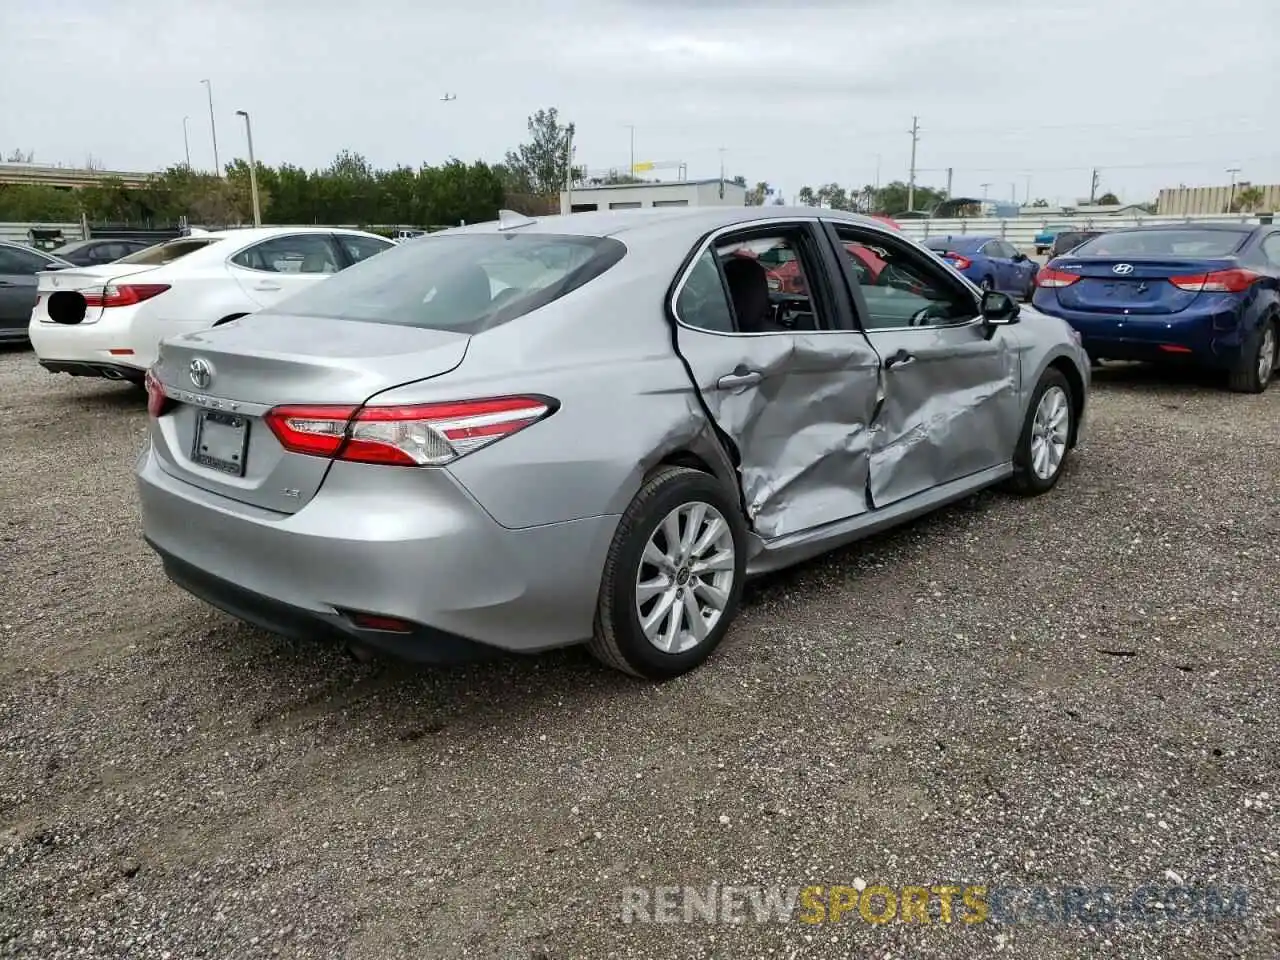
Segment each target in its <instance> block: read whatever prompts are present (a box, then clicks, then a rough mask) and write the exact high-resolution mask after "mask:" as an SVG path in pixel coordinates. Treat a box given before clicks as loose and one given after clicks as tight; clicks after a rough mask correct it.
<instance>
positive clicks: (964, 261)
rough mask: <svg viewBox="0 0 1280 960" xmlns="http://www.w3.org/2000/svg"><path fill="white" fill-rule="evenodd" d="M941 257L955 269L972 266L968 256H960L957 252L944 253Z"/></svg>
mask: <svg viewBox="0 0 1280 960" xmlns="http://www.w3.org/2000/svg"><path fill="white" fill-rule="evenodd" d="M942 259H943V260H947V261H949V262H950V263H951V265H952V266H953V267H955V268H956V269H957V270H968V269H969V268H970V267H972V266H973V261H972V260H970V259H969V258H968V257H962V256H960V254H958V253H944V254H943V255H942Z"/></svg>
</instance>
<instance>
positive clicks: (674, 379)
mask: <svg viewBox="0 0 1280 960" xmlns="http://www.w3.org/2000/svg"><path fill="white" fill-rule="evenodd" d="M620 239H625V237H623V238H620ZM694 239H695V238H692V237H691V238H689V246H692V244H693V242H694ZM687 252H688V247H686V246H684V245H683V244H677V245H674V246H671V247H670V248H664V249H663V250H661V251H658V252H657V253H654V254H651V255H649V256H644V255H642V254H641V255H633V254H636V252H635V251H632V252H630V253H629V254H628V256H626V257H624V258H623V259H622V261H621V262H619V263H618V264H617V265H615V266H614V267H613V268H612V269H611V270H610V271H608V272H607V273H605V274H604V275H603V276H601V277H598V278H596V279H595V280H593V281H592V282H591V283H589V284H587V285H586V286H585V287H582V288H580V289H579V290H577V291H574V292H573V293H570V294H568V295H567V296H565V297H562V298H561V299H560V300H558V301H556V302H555V303H553V304H551V305H549V306H547V307H544V308H543V309H541V310H539V311H536V312H535V313H533V314H529V315H527V316H525V317H521V318H520V319H518V320H515V321H512V322H510V323H507V324H505V325H503V326H501V327H498V328H495V329H493V330H489V331H486V332H484V333H481V334H478V335H477V336H475V337H473V338H472V340H471V343H470V345H469V347H468V350H467V356H466V359H465V360H464V361H463V363H462V365H461V366H460V367H459V368H458V369H457V370H455V371H453V372H452V373H450V374H448V375H447V376H444V377H439V378H436V379H433V380H428V381H421V382H418V383H415V384H411V385H406V386H403V387H398V388H395V389H392V390H389V391H386V392H384V393H381V394H379V395H377V397H376V402H378V403H421V402H430V401H442V400H460V399H469V398H479V397H492V396H504V395H510V394H526V393H535V394H542V395H545V396H549V397H553V398H555V400H556V401H557V402H558V404H559V408H558V409H557V410H556V412H555V413H554V414H552V415H551V416H550V417H548V418H547V419H546V420H544V421H542V422H540V423H537V424H534V425H533V426H531V427H528V428H526V429H524V430H522V431H520V432H519V433H517V434H515V435H513V436H511V437H507V438H505V439H503V440H501V441H499V442H498V443H495V444H493V445H492V446H490V447H487V448H483V449H480V450H477V451H475V452H474V453H471V454H469V455H467V456H465V457H463V458H461V459H460V460H458V461H456V462H455V463H454V464H452V465H451V466H450V467H449V468H448V469H449V470H450V471H451V472H452V473H453V474H454V476H455V477H457V479H458V480H459V481H460V482H461V483H462V484H463V486H465V487H466V489H467V490H468V491H469V492H470V493H471V495H472V496H473V497H475V498H476V500H477V501H478V502H479V503H480V504H481V505H482V506H483V507H484V508H485V510H487V511H488V512H489V514H490V515H491V516H492V517H493V518H494V519H495V520H496V521H497V522H498V523H500V524H502V525H503V526H507V527H512V528H518V527H528V526H534V525H538V524H546V523H557V522H562V521H567V520H575V519H581V518H584V517H594V516H606V515H616V514H620V513H621V512H622V511H623V510H624V509H626V506H627V504H628V503H629V502H630V501H631V499H632V498H633V497H634V496H635V494H636V491H637V490H639V488H640V485H641V483H642V482H643V479H644V476H645V474H646V473H647V472H648V471H650V470H651V469H652V468H653V467H654V466H655V465H656V464H658V463H659V462H661V461H662V460H663V459H664V458H667V457H669V456H670V455H672V454H674V453H677V452H689V453H692V454H693V455H694V456H696V457H697V458H698V459H700V460H701V461H703V462H704V463H705V464H706V465H707V466H708V467H709V468H710V469H711V470H712V472H713V473H715V475H716V476H718V477H719V478H720V479H721V480H722V481H724V482H725V483H726V484H727V485H729V486H730V488H731V489H733V490H734V496H735V497H737V496H738V494H737V491H736V484H735V481H734V479H733V471H732V467H731V466H730V465H729V463H728V461H727V459H726V457H725V454H724V452H723V449H722V448H721V447H720V445H719V442H718V440H717V439H716V437H715V434H714V431H713V429H712V428H711V426H710V424H709V421H708V420H707V418H706V416H705V413H704V412H703V409H702V406H701V401H700V399H699V397H698V395H697V392H696V391H695V390H694V389H693V386H692V382H691V380H690V378H689V375H688V372H687V371H686V369H685V367H684V365H683V363H682V362H681V360H680V359H679V357H678V356H677V355H676V353H675V351H674V348H673V345H672V331H671V327H670V325H669V323H668V320H667V317H666V313H665V308H664V301H665V297H666V293H667V288H668V285H669V284H670V281H671V277H672V276H673V275H674V273H675V272H676V270H677V269H678V268H679V267H680V265H681V263H682V262H683V259H684V255H685V254H686V253H687Z"/></svg>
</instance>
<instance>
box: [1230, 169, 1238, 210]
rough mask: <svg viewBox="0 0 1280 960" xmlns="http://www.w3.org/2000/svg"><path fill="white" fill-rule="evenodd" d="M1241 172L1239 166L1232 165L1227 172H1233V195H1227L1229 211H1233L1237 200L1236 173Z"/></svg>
mask: <svg viewBox="0 0 1280 960" xmlns="http://www.w3.org/2000/svg"><path fill="white" fill-rule="evenodd" d="M1239 172H1240V168H1239V167H1231V168H1230V169H1229V170H1227V173H1229V174H1231V195H1230V196H1228V197H1227V213H1232V212H1233V211H1232V209H1231V208H1232V207H1233V206H1235V202H1236V174H1237V173H1239Z"/></svg>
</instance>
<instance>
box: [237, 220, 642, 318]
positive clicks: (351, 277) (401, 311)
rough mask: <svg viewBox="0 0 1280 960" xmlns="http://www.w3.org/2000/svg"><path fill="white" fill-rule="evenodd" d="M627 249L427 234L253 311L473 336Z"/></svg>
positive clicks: (525, 237) (587, 276)
mask: <svg viewBox="0 0 1280 960" xmlns="http://www.w3.org/2000/svg"><path fill="white" fill-rule="evenodd" d="M626 251H627V248H626V246H625V245H623V244H622V243H621V242H620V241H618V240H615V239H613V238H611V237H583V236H561V235H555V234H538V233H524V234H521V233H514V232H513V233H471V234H439V235H435V236H425V237H420V238H418V239H416V240H414V241H413V242H412V243H403V244H398V245H396V246H393V247H391V248H390V249H388V250H385V251H384V252H382V253H380V254H378V255H377V256H376V257H369V258H367V259H365V260H363V261H361V262H360V263H357V264H355V265H354V266H351V267H348V268H347V269H346V270H343V271H342V272H341V273H339V274H338V275H337V276H335V277H333V278H332V279H330V280H326V281H325V282H324V283H322V284H318V285H316V286H315V287H314V288H312V289H308V290H304V291H302V292H300V293H298V294H295V295H293V296H291V297H290V298H289V299H288V300H287V301H285V302H284V303H283V304H281V306H280V307H279V308H273V309H270V310H264V311H262V312H261V313H258V314H255V316H257V317H262V316H267V315H268V314H271V313H289V314H302V315H307V316H314V317H330V318H334V319H339V320H357V321H364V322H366V323H389V324H397V325H402V326H410V327H426V328H430V329H435V330H453V331H457V332H459V333H469V334H474V333H479V332H480V331H481V330H485V329H488V328H490V327H493V326H497V325H498V324H500V323H506V322H508V321H510V320H514V319H516V318H517V317H521V316H524V315H525V314H527V313H530V312H532V311H534V310H536V309H538V308H539V307H541V306H545V305H546V304H548V303H551V302H552V301H554V300H557V299H559V298H560V297H562V296H564V295H565V294H567V293H569V292H571V291H573V290H576V289H577V288H578V287H580V286H582V285H583V284H585V283H588V282H590V281H591V280H592V279H594V278H595V277H597V276H599V275H600V274H602V273H604V271H606V270H608V269H609V268H610V267H612V266H613V265H614V264H615V263H617V262H618V261H619V260H621V259H622V257H623V256H624V255H625V254H626Z"/></svg>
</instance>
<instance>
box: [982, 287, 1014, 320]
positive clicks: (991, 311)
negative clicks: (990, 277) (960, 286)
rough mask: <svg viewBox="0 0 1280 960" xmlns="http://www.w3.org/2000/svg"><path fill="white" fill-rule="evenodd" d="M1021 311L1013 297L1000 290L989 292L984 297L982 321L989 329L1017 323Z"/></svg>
mask: <svg viewBox="0 0 1280 960" xmlns="http://www.w3.org/2000/svg"><path fill="white" fill-rule="evenodd" d="M1020 309H1021V308H1020V307H1019V306H1018V304H1017V301H1015V300H1014V299H1013V297H1011V296H1009V295H1008V294H1007V293H1001V292H1000V291H999V290H988V291H987V292H986V293H984V294H983V295H982V320H983V322H984V323H985V324H986V325H987V326H988V327H1007V326H1009V325H1010V324H1012V323H1017V322H1018V313H1019V311H1020Z"/></svg>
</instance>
